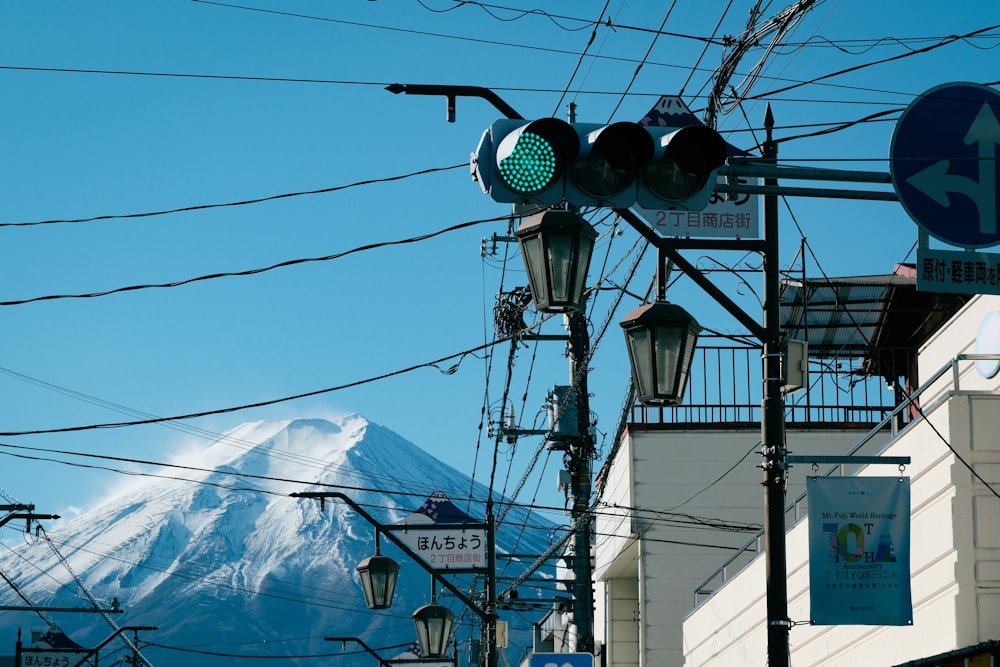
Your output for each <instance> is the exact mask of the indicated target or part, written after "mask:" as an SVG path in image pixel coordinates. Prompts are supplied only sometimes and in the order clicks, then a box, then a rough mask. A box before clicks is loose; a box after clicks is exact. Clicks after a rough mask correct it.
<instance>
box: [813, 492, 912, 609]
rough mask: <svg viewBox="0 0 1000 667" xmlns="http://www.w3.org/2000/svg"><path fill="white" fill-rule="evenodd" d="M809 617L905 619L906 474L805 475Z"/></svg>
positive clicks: (907, 605) (907, 552) (907, 563)
mask: <svg viewBox="0 0 1000 667" xmlns="http://www.w3.org/2000/svg"><path fill="white" fill-rule="evenodd" d="M806 491H807V493H808V503H809V596H810V600H811V607H810V618H811V621H812V622H813V623H814V624H817V625H911V624H912V623H913V603H912V600H911V597H910V480H909V478H908V477H809V478H808V479H807V480H806Z"/></svg>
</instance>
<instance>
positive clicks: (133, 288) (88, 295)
mask: <svg viewBox="0 0 1000 667" xmlns="http://www.w3.org/2000/svg"><path fill="white" fill-rule="evenodd" d="M503 219H505V218H504V216H500V217H496V218H484V219H481V220H470V221H467V222H461V223H459V224H457V225H451V226H450V227H445V228H444V229H439V230H437V231H434V232H428V233H427V234H420V235H419V236H411V237H409V238H405V239H397V240H395V241H379V242H377V243H368V244H366V245H363V246H358V247H356V248H351V249H350V250H345V251H343V252H338V253H333V254H331V255H324V256H322V257H300V258H297V259H289V260H285V261H283V262H278V263H276V264H271V265H269V266H264V267H256V268H253V269H245V270H243V271H228V272H219V273H211V274H208V275H201V276H196V277H194V278H185V279H182V280H174V281H171V282H166V283H147V284H143V285H128V286H126V287H116V288H113V289H109V290H103V291H100V292H85V293H79V294H47V295H45V296H36V297H30V298H27V299H14V300H9V301H0V306H23V305H25V304H29V303H38V302H41V301H59V300H63V299H95V298H100V297H104V296H110V295H112V294H123V293H125V292H138V291H142V290H149V289H167V288H172V287H183V286H185V285H192V284H194V283H200V282H205V281H209V280H218V279H220V278H238V277H247V276H255V275H258V274H261V273H267V272H268V271H275V270H277V269H284V268H288V267H290V266H299V265H302V264H311V263H316V262H330V261H334V260H338V259H343V258H344V257H348V256H350V255H355V254H358V253H361V252H368V251H370V250H380V249H382V248H390V247H393V246H401V245H409V244H412V243H420V242H421V241H427V240H429V239H433V238H436V237H438V236H442V235H444V234H450V233H451V232H456V231H460V230H463V229H468V228H470V227H475V226H478V225H483V224H486V223H490V222H497V221H498V220H503Z"/></svg>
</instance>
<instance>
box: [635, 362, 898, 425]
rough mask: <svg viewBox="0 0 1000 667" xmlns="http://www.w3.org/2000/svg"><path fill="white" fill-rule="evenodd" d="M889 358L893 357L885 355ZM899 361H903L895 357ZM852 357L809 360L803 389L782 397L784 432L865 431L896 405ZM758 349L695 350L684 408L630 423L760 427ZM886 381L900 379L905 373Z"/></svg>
mask: <svg viewBox="0 0 1000 667" xmlns="http://www.w3.org/2000/svg"><path fill="white" fill-rule="evenodd" d="M887 356H890V357H892V356H893V355H887ZM899 356H900V357H903V356H904V355H899ZM865 363H866V362H865V358H864V357H862V356H859V355H857V354H843V355H827V356H823V357H821V358H810V359H809V365H808V368H809V375H808V380H807V384H808V387H807V388H805V389H802V390H801V391H798V392H795V393H790V394H788V395H787V396H786V397H785V421H786V424H787V425H788V426H789V427H793V428H794V427H813V428H823V427H828V428H829V427H837V428H867V427H870V426H871V425H873V424H877V423H878V422H880V421H882V419H884V418H885V417H886V415H888V414H890V413H891V412H892V411H893V409H894V408H895V406H896V404H897V400H896V395H895V392H894V390H893V388H892V387H891V386H890V385H889V384H888V383H887V381H886V379H885V378H883V377H872V376H869V375H868V374H867V373H866V372H865V370H864V367H865ZM762 373H763V361H762V359H761V349H760V347H753V346H739V345H729V346H708V347H705V346H699V347H698V349H697V350H696V352H695V358H694V360H693V361H692V365H691V374H690V379H689V381H688V387H687V390H686V392H685V396H684V403H683V405H679V406H672V407H648V406H641V405H636V406H634V407H633V408H632V411H631V417H630V422H631V423H633V424H647V425H673V426H677V427H680V426H683V427H685V428H725V427H732V426H739V425H751V424H759V423H760V409H761V407H760V406H761V398H762V393H763V376H762ZM890 375H896V377H905V376H906V375H907V372H906V370H905V369H899V373H898V375H897V374H896V373H895V371H892V372H890Z"/></svg>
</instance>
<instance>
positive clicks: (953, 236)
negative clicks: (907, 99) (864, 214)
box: [889, 83, 1000, 248]
mask: <svg viewBox="0 0 1000 667" xmlns="http://www.w3.org/2000/svg"><path fill="white" fill-rule="evenodd" d="M998 118H1000V92H998V91H997V90H995V89H993V88H990V87H988V86H983V85H980V84H976V83H947V84H943V85H940V86H936V87H934V88H931V89H930V90H928V91H927V92H926V93H924V94H923V95H921V96H919V97H918V98H917V99H915V100H914V101H913V102H912V103H910V105H909V106H908V107H907V108H906V110H905V111H903V114H902V115H901V116H900V117H899V120H898V121H897V122H896V128H895V130H894V131H893V135H892V141H891V143H890V145H889V174H890V176H891V177H892V184H893V188H894V189H895V191H896V196H897V197H899V201H900V203H901V204H902V205H903V208H904V209H905V210H906V212H907V213H908V214H909V216H910V217H911V218H913V220H914V222H916V223H917V224H918V225H920V227H922V228H923V229H924V230H925V231H926V232H927V233H928V234H930V235H931V236H933V237H934V238H936V239H939V240H941V241H944V242H945V243H948V244H951V245H954V246H958V247H962V248H983V247H987V246H992V245H996V244H998V243H1000V224H998V210H1000V209H998V206H997V192H998V191H1000V170H997V167H996V158H997V153H998V151H1000V121H998V120H997V119H998Z"/></svg>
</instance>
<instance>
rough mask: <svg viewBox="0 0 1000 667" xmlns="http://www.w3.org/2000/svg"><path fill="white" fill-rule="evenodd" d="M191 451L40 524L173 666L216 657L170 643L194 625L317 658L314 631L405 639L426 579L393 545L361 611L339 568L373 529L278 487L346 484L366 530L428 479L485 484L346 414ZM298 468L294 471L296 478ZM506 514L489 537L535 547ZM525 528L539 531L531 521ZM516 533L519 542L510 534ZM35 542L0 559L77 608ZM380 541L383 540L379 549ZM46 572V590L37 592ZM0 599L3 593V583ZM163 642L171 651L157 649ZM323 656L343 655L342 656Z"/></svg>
mask: <svg viewBox="0 0 1000 667" xmlns="http://www.w3.org/2000/svg"><path fill="white" fill-rule="evenodd" d="M254 443H256V444H254ZM251 445H253V446H251ZM207 449H209V450H210V451H206V452H203V453H202V455H201V456H199V457H198V458H199V462H200V461H205V462H209V463H210V464H211V467H207V466H206V467H202V466H200V465H187V464H185V466H184V467H181V468H179V469H178V470H177V471H178V473H182V474H183V476H182V477H179V478H175V479H163V478H155V479H154V481H152V482H150V483H149V484H148V485H145V486H142V487H140V488H138V489H135V490H132V491H130V492H128V493H126V494H124V495H121V496H117V497H112V498H109V499H107V500H106V501H105V502H103V503H102V504H100V505H98V506H97V507H95V508H93V509H92V510H90V511H88V512H86V513H84V514H81V515H80V516H78V517H75V518H73V519H70V520H68V521H66V522H64V523H61V524H60V525H59V526H58V527H57V528H55V529H53V530H51V531H48V532H47V533H46V535H47V537H48V538H49V539H51V540H52V542H53V543H54V544H56V545H57V548H58V549H59V551H60V552H61V553H63V554H64V555H65V557H66V559H67V561H69V562H70V564H71V566H72V568H73V570H74V571H76V572H78V573H80V576H81V578H82V579H83V580H84V582H85V583H86V585H87V587H88V588H89V589H91V590H92V591H93V593H94V595H95V596H97V597H98V599H101V600H111V599H112V598H116V599H118V600H119V601H120V603H121V604H122V605H123V606H124V607H125V609H126V612H127V613H126V614H122V615H121V616H120V622H121V623H122V624H128V625H135V624H139V625H151V626H157V627H159V628H160V630H158V631H157V632H156V633H155V637H154V636H153V635H152V634H151V635H150V636H149V638H148V641H152V642H154V643H155V644H156V645H157V646H158V647H160V648H157V649H156V650H155V652H154V650H153V649H152V648H150V655H149V656H148V657H149V658H150V660H151V662H153V663H154V664H158V663H162V664H180V662H179V661H178V656H180V655H183V656H184V657H183V664H184V665H185V666H186V667H200V666H201V665H203V664H204V665H208V664H210V663H211V664H212V665H214V666H215V667H218V664H219V663H218V658H219V657H218V656H214V657H215V659H214V660H213V659H212V657H213V656H212V655H211V654H212V653H217V652H218V651H214V652H213V651H210V650H207V649H205V650H204V652H200V653H199V652H195V653H190V652H187V650H185V649H184V647H189V648H190V646H193V645H201V646H205V645H206V641H205V639H206V638H205V636H204V635H207V636H210V637H211V638H212V640H211V641H210V642H208V645H215V644H216V643H218V644H226V645H228V644H231V643H237V644H238V643H239V640H240V639H241V638H242V639H244V640H247V639H249V640H250V643H251V644H253V640H257V641H258V642H259V647H261V649H262V650H263V647H267V650H275V647H277V646H282V644H281V642H283V641H287V638H288V637H296V636H302V637H303V639H302V641H301V642H300V643H301V644H302V649H301V651H300V652H297V653H295V655H305V654H311V655H319V654H324V655H326V654H329V653H330V652H331V651H330V648H331V647H330V646H329V645H323V643H322V635H323V634H326V635H330V634H337V635H342V636H352V635H353V636H358V637H366V638H368V639H367V640H366V641H367V642H368V643H369V645H379V644H380V643H381V644H384V643H385V642H384V641H380V640H377V639H373V638H372V637H373V636H375V637H379V638H380V639H384V638H388V637H392V638H394V639H398V641H394V642H392V644H393V645H396V644H399V643H403V644H405V643H406V642H408V641H412V639H413V627H412V622H411V621H410V620H409V618H408V616H409V613H411V612H412V611H413V610H414V609H416V608H417V607H419V606H421V605H422V604H425V603H426V602H427V601H428V597H429V593H430V591H429V587H428V586H427V584H428V583H430V581H431V579H430V576H429V575H428V574H426V573H425V572H423V571H422V570H421V568H419V566H418V565H417V564H414V563H412V562H409V559H408V558H407V557H406V555H405V554H402V553H401V552H399V550H398V549H395V552H394V553H392V554H391V556H392V557H393V558H395V559H397V560H398V561H399V562H400V564H401V566H402V568H403V569H404V571H405V572H407V573H408V574H407V575H406V576H405V577H404V576H403V575H402V574H401V577H400V585H399V590H398V592H397V596H396V597H397V599H396V603H395V604H394V606H393V609H392V610H388V611H386V612H376V611H371V610H368V609H367V608H366V607H365V606H364V604H363V601H362V598H361V593H360V589H359V587H358V585H357V582H356V578H355V576H356V575H355V572H354V569H355V567H356V565H357V563H358V562H360V561H361V560H363V559H364V558H365V557H367V556H369V555H371V554H372V553H373V552H374V533H375V529H374V528H373V527H372V526H370V525H369V524H368V523H367V522H366V521H364V520H363V518H362V517H361V516H359V515H358V513H356V512H354V511H353V510H352V509H351V508H350V507H349V506H348V505H347V504H345V503H341V502H337V501H336V500H330V501H329V502H326V503H323V505H325V507H322V506H321V503H319V502H317V501H316V500H313V499H297V498H291V497H289V494H290V493H291V492H293V491H315V490H327V489H336V490H342V489H345V488H346V489H350V490H347V491H345V493H346V494H347V495H348V496H349V497H350V498H351V499H352V501H353V502H356V503H357V504H358V505H359V506H362V507H365V508H366V512H368V513H370V514H372V515H373V516H375V518H376V520H377V521H379V522H380V523H382V524H389V523H396V522H399V521H400V520H402V519H403V518H404V517H406V516H407V515H410V514H412V513H413V512H414V511H416V510H417V509H418V508H419V506H420V505H421V503H422V502H423V500H424V498H427V497H430V495H431V494H432V493H433V491H428V490H430V489H433V490H435V491H444V492H445V493H446V494H447V493H448V492H451V493H456V492H457V491H458V490H460V489H465V490H466V491H465V493H468V490H469V489H477V493H478V494H479V497H485V494H486V490H485V489H483V488H482V487H481V486H479V485H474V484H473V482H472V480H471V479H469V478H468V477H466V476H464V475H462V474H461V473H459V472H458V471H456V470H454V469H453V468H451V467H449V466H447V465H445V464H443V463H441V462H439V461H437V460H436V459H434V458H433V457H432V456H430V455H429V454H427V453H426V452H424V451H423V450H421V449H420V448H419V447H417V446H416V445H414V444H413V443H410V442H408V441H406V440H405V439H403V438H402V437H401V436H399V435H398V434H396V433H394V432H393V431H391V430H390V429H387V428H385V427H383V426H381V425H378V424H374V423H372V422H369V421H368V420H366V419H365V418H364V417H362V416H361V415H357V414H353V415H347V416H345V417H342V418H339V419H337V420H332V421H331V420H326V419H316V418H307V419H292V420H285V421H281V422H251V423H247V424H242V425H240V426H237V427H236V428H234V429H232V430H230V431H228V432H227V433H226V434H224V435H223V436H222V437H220V438H219V439H218V440H216V441H215V442H214V443H212V444H211V445H209V446H208V448H207ZM306 475H311V477H309V479H310V481H308V482H306V481H305V480H303V481H297V480H296V477H300V478H301V477H303V476H306ZM408 480H409V481H408ZM430 480H433V482H431V481H430ZM414 487H418V488H414ZM425 491H427V493H426V495H424V492H425ZM462 504H463V505H465V504H467V503H466V502H463V503H462ZM511 512H512V513H513V514H515V516H514V517H513V521H512V523H513V524H514V525H513V527H509V528H508V527H503V526H502V527H499V528H498V530H497V542H498V545H500V547H501V548H502V549H503V550H505V551H514V550H516V551H518V552H524V551H525V549H529V550H530V551H532V552H536V553H538V552H540V551H541V550H543V549H544V548H545V547H546V546H547V539H548V532H549V529H550V528H551V527H550V526H545V525H544V524H545V523H546V522H544V520H541V519H538V518H532V519H531V520H530V521H529V520H528V515H527V513H526V512H525V511H524V510H521V509H519V508H515V509H513V510H511ZM471 514H472V516H476V515H477V512H475V511H472V512H471ZM478 514H481V513H478ZM535 525H540V526H542V528H541V529H537V530H536V529H534V528H531V526H535ZM521 526H528V528H524V529H522V528H521ZM522 532H526V533H527V537H525V538H523V539H525V540H526V542H527V544H530V546H525V545H520V546H519V545H518V544H517V541H518V539H522V538H519V537H518V536H519V535H520V534H521V533H522ZM46 546H47V544H46V540H36V542H35V543H34V544H27V545H24V546H22V547H20V548H17V549H11V550H9V552H8V553H6V554H0V569H2V570H3V572H4V573H5V574H6V575H7V576H8V577H9V578H10V579H11V580H12V581H14V582H15V583H16V584H17V585H18V587H19V588H21V589H22V590H24V591H25V592H27V593H28V595H29V597H30V599H32V600H33V601H34V602H35V603H36V604H48V605H54V604H70V603H72V604H74V605H76V606H80V602H81V600H80V596H79V594H78V593H77V592H75V591H74V590H73V588H75V585H74V584H73V582H72V580H71V579H70V578H69V577H68V576H67V575H66V573H65V572H64V571H62V570H61V568H60V566H59V562H58V561H59V559H58V558H57V557H56V555H55V554H53V553H48V552H46V550H45V547H46ZM393 549H394V547H391V546H387V545H386V543H385V541H383V552H384V553H387V554H388V553H389V552H391V551H393ZM56 581H58V582H59V583H60V584H61V585H59V586H53V583H54V582H56ZM470 581H471V580H470ZM67 584H68V586H67ZM0 599H3V600H7V599H13V597H12V591H10V590H6V591H5V592H4V594H3V595H2V596H0ZM442 602H443V603H445V604H448V603H449V602H444V601H442ZM450 602H451V603H453V602H454V601H450ZM5 603H6V602H5ZM88 604H89V602H88ZM460 611H461V609H460V608H456V612H460ZM12 616H18V618H17V619H12V618H11V617H12ZM74 616H76V618H74V619H72V621H70V620H68V619H67V620H64V618H65V617H62V616H60V618H58V619H56V621H57V622H58V624H59V625H60V626H61V627H63V629H64V630H65V631H66V632H67V634H68V635H70V636H71V637H72V638H73V639H74V640H76V641H78V642H79V643H81V644H84V645H92V644H96V643H97V642H99V641H101V640H103V639H104V636H102V635H107V634H110V630H109V628H108V627H107V626H106V625H104V624H103V621H102V620H101V619H100V618H99V617H98V616H97V615H95V614H75V615H74ZM466 616H467V617H471V616H472V615H471V614H469V615H466ZM25 618H26V616H25V615H12V614H6V615H3V616H2V617H0V632H3V631H4V629H5V628H7V629H11V630H13V628H14V627H15V626H17V627H20V626H21V625H22V624H23V623H24V619H25ZM118 621H119V619H117V618H116V622H118ZM33 622H34V621H33ZM35 625H36V626H37V625H38V623H37V622H35ZM314 628H324V629H322V630H319V631H317V632H312V631H311V629H314ZM345 632H346V633H349V634H348V635H345V634H344V633H345ZM463 633H467V631H465V630H463ZM213 642H214V643H213ZM264 642H267V643H266V644H265V643H264ZM167 646H169V647H171V649H170V650H167V649H165V648H162V647H167ZM287 648H290V645H287V644H286V645H284V646H283V649H287ZM198 650H201V649H198ZM286 654H287V655H291V653H286ZM158 656H159V657H160V659H159V660H157V657H158ZM387 657H391V656H387ZM288 660H289V663H288V664H292V665H297V664H299V663H298V662H295V660H296V659H295V658H291V657H290V658H288ZM301 661H302V663H301V664H303V665H304V664H307V663H308V660H307V659H305V658H302V659H301ZM369 661H370V657H369ZM103 662H104V659H103V658H102V663H103ZM234 664H235V663H234ZM313 664H315V663H313ZM336 664H343V665H345V667H346V666H347V665H352V664H354V662H351V660H350V659H349V658H346V657H345V658H344V661H343V662H337V663H336Z"/></svg>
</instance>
